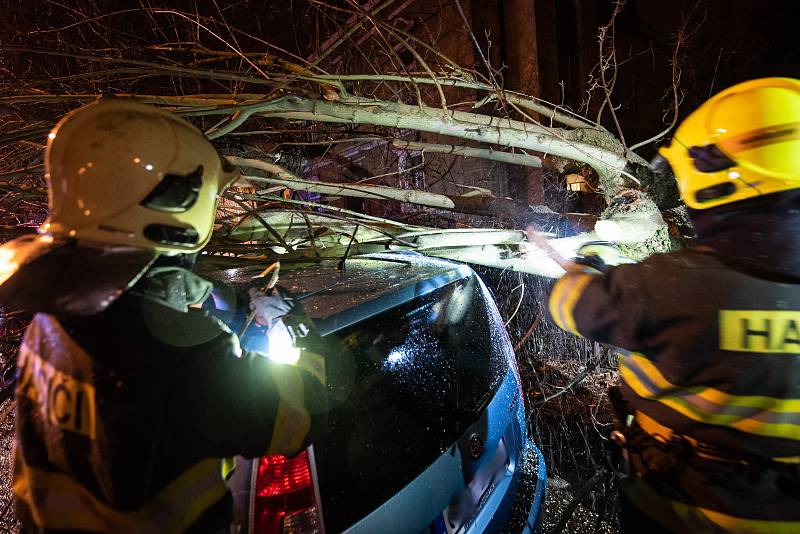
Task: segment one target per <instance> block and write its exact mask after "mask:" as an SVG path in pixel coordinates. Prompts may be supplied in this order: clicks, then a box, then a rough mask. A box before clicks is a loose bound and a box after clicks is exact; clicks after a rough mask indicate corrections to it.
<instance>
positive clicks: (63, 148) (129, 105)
mask: <svg viewBox="0 0 800 534" xmlns="http://www.w3.org/2000/svg"><path fill="white" fill-rule="evenodd" d="M45 170H46V172H47V174H48V175H47V178H48V185H49V200H50V217H49V218H48V220H47V222H46V223H45V225H44V226H43V227H42V228H41V231H42V232H44V233H48V234H50V235H52V236H53V237H54V238H55V239H57V240H58V239H61V238H75V239H79V240H82V241H88V242H95V243H101V244H113V245H126V246H133V247H139V248H145V249H150V250H154V251H156V252H162V253H164V252H165V253H176V252H179V253H191V252H196V251H198V250H200V249H201V248H203V246H205V244H206V243H207V242H208V240H209V238H210V237H211V231H212V229H213V224H214V216H215V213H216V206H217V198H218V195H219V194H220V193H222V191H224V190H225V188H226V187H227V186H228V185H230V184H231V183H232V182H233V181H234V180H235V179H236V178H237V176H238V172H237V170H236V169H235V168H234V167H233V166H231V165H230V164H228V162H227V161H226V160H225V159H224V158H222V157H220V156H219V154H218V153H217V151H216V150H215V149H214V147H213V145H211V143H210V142H209V141H208V140H207V139H206V138H205V137H204V136H203V134H202V133H201V132H200V131H199V130H198V129H197V128H195V127H194V126H193V125H191V124H190V123H189V122H187V121H185V120H183V119H181V118H179V117H178V116H176V115H174V114H172V113H169V112H167V111H164V110H162V109H159V108H157V107H153V106H149V105H145V104H140V103H137V102H132V101H127V100H120V99H112V100H107V101H105V100H101V101H99V102H97V103H94V104H90V105H88V106H84V107H82V108H80V109H77V110H75V111H73V112H72V113H70V114H68V115H67V116H65V117H64V118H63V119H61V121H59V123H58V124H57V125H56V127H55V128H54V129H53V131H52V132H51V133H50V135H49V141H48V143H47V150H46V152H45Z"/></svg>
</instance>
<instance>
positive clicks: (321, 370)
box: [294, 350, 325, 385]
mask: <svg viewBox="0 0 800 534" xmlns="http://www.w3.org/2000/svg"><path fill="white" fill-rule="evenodd" d="M294 365H295V367H297V368H299V369H302V370H304V371H306V372H309V373H311V374H312V375H314V377H315V378H316V379H317V380H319V383H320V384H322V385H325V357H324V356H322V355H320V354H317V353H316V352H311V351H308V350H303V351H302V352H301V353H300V359H299V360H297V363H295V364H294Z"/></svg>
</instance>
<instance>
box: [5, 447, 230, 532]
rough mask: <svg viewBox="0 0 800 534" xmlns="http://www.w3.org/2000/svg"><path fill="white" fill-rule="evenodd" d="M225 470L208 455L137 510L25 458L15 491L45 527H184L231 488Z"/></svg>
mask: <svg viewBox="0 0 800 534" xmlns="http://www.w3.org/2000/svg"><path fill="white" fill-rule="evenodd" d="M219 470H220V465H219V460H214V459H211V458H209V459H206V460H203V461H201V462H199V463H197V464H195V465H194V466H193V467H191V468H190V469H188V470H187V471H185V472H184V473H183V474H182V475H181V476H180V477H178V478H177V479H175V480H174V481H173V482H172V483H170V484H169V485H168V486H167V487H166V488H164V489H163V490H162V491H161V492H159V493H158V494H157V495H156V496H155V497H154V498H153V499H152V500H151V501H150V502H148V503H147V504H146V505H144V506H142V507H141V508H139V509H137V510H135V511H132V512H120V511H117V510H115V509H113V508H111V507H110V506H108V505H107V504H105V503H103V502H101V501H99V500H98V499H97V498H95V497H94V495H92V494H91V492H89V490H87V489H86V488H85V487H83V486H82V485H80V484H78V483H77V482H76V481H75V480H73V479H72V478H70V477H68V476H67V475H65V474H63V473H52V472H48V471H44V470H41V469H37V468H35V467H31V466H29V465H26V464H24V463H22V462H21V461H19V460H18V462H17V468H16V473H15V478H14V486H13V491H14V494H15V495H16V497H17V498H18V499H20V500H22V501H23V502H25V504H26V505H27V507H28V508H29V510H30V513H31V516H32V518H33V520H34V522H35V523H36V525H37V526H38V527H40V528H46V529H56V530H86V531H90V532H112V531H113V532H115V534H116V533H128V532H130V533H134V532H183V531H185V530H186V529H187V528H189V527H190V526H191V525H192V524H193V523H194V522H195V521H197V519H198V518H199V517H200V516H201V515H202V514H203V512H205V511H206V510H207V509H208V508H210V507H211V506H212V505H213V504H215V503H216V502H217V501H219V500H220V499H221V498H222V497H223V496H224V495H225V493H226V492H227V487H226V486H225V484H224V483H223V482H222V479H221V478H220V472H219Z"/></svg>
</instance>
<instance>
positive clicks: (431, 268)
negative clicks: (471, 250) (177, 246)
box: [200, 251, 473, 335]
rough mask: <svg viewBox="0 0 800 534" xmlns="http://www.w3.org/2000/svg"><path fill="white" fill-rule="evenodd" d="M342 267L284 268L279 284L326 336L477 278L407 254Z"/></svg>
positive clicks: (233, 276) (223, 274) (221, 275)
mask: <svg viewBox="0 0 800 534" xmlns="http://www.w3.org/2000/svg"><path fill="white" fill-rule="evenodd" d="M339 264H340V260H339V259H330V260H322V261H321V262H318V263H313V264H302V265H299V264H294V265H286V266H284V265H283V264H282V265H281V273H280V279H279V281H278V285H279V286H280V287H283V288H285V289H286V290H288V291H289V292H290V293H291V294H292V295H293V296H294V297H295V298H296V299H297V300H299V301H300V302H302V305H303V308H304V309H305V311H306V313H307V314H308V315H309V316H310V317H311V318H312V319H314V321H315V323H316V324H317V327H318V328H319V330H320V332H321V333H322V334H323V335H324V334H327V333H330V332H333V331H336V330H339V329H341V328H345V327H347V326H350V325H352V324H355V323H357V322H360V321H363V320H365V319H368V318H369V317H372V316H374V315H377V314H380V313H382V312H384V311H386V310H388V309H390V308H393V307H395V306H399V305H401V304H403V303H405V302H408V301H410V300H413V299H414V298H417V297H420V296H423V295H426V294H428V293H430V292H432V291H435V290H436V289H439V288H440V287H442V286H445V285H447V284H449V283H451V282H454V281H456V280H460V279H463V278H467V277H469V276H472V274H473V271H472V269H470V268H469V267H467V266H466V265H463V264H458V263H454V262H450V261H447V260H441V259H436V258H431V257H429V256H424V255H422V254H418V253H414V252H405V251H403V252H387V253H379V254H364V255H359V256H352V257H350V258H348V259H347V261H346V262H345V263H344V268H343V269H340V268H339ZM263 268H264V265H263V264H258V265H248V266H244V267H234V268H230V269H219V270H214V271H213V274H211V276H210V277H211V278H213V279H215V280H219V281H222V282H225V283H228V284H231V285H234V286H243V285H244V286H252V285H253V282H254V281H255V278H254V277H255V276H256V275H257V274H259V273H260V272H261V271H262V270H263ZM200 270H201V273H202V271H203V269H200Z"/></svg>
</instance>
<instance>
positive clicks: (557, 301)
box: [548, 273, 595, 335]
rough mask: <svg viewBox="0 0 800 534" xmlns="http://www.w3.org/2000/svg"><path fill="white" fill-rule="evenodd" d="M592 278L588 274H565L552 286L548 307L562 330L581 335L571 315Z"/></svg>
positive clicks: (592, 276)
mask: <svg viewBox="0 0 800 534" xmlns="http://www.w3.org/2000/svg"><path fill="white" fill-rule="evenodd" d="M594 276H595V275H592V274H589V273H567V274H565V275H564V276H562V277H561V278H560V279H559V280H558V282H556V285H555V286H553V291H552V292H551V293H550V300H549V303H548V306H549V309H550V315H551V316H552V317H553V320H554V321H555V323H556V324H557V325H558V327H559V328H561V329H562V330H566V331H567V332H570V333H572V334H575V335H581V333H580V332H579V331H578V327H577V325H576V324H575V316H574V315H573V313H574V311H575V304H577V302H578V300H579V299H580V298H581V295H582V294H583V291H584V290H585V289H586V286H587V285H589V282H591V281H592V279H593V278H594Z"/></svg>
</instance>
